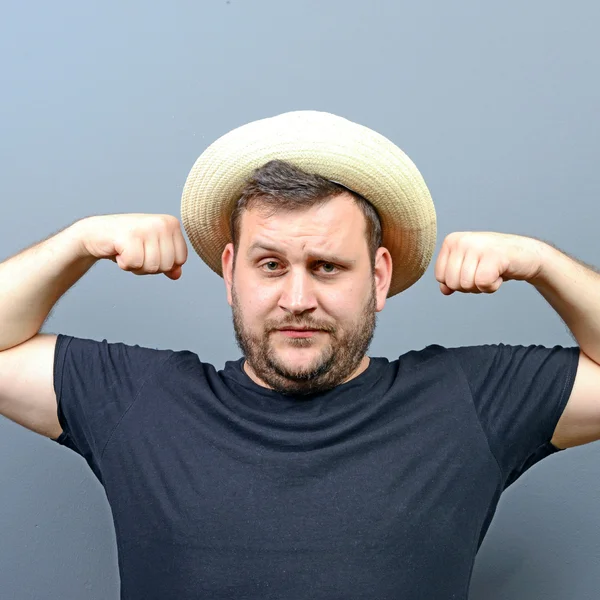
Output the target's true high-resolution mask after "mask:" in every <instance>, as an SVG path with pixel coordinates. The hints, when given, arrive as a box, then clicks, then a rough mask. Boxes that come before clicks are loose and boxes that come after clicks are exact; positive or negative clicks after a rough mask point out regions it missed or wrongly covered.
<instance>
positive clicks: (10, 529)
mask: <svg viewBox="0 0 600 600" xmlns="http://www.w3.org/2000/svg"><path fill="white" fill-rule="evenodd" d="M599 6H600V5H599V4H598V3H595V2H592V1H590V0H588V1H583V0H572V1H571V2H570V3H568V4H567V3H566V2H556V1H548V0H544V1H541V0H536V1H531V2H517V1H514V0H511V1H509V2H504V3H502V4H500V3H491V2H475V1H470V2H469V1H464V0H461V1H459V2H452V3H450V2H444V1H442V0H438V1H437V2H430V1H423V0H419V1H413V2H397V1H392V0H387V1H373V0H369V2H356V1H349V0H335V1H329V2H325V1H320V2H318V1H316V0H315V1H310V2H308V1H305V0H302V1H300V2H294V3H287V2H281V1H275V0H269V1H267V0H262V1H249V0H246V1H243V0H230V1H227V0H219V1H216V0H215V1H210V2H208V1H206V0H205V1H204V2H202V1H200V2H198V1H197V2H191V1H189V0H188V1H185V2H184V1H175V2H171V3H167V2H162V3H148V2H140V1H135V2H134V1H128V2H116V1H114V0H113V1H110V2H102V3H100V2H97V3H90V2H75V1H74V0H71V1H68V0H57V1H56V2H41V1H40V0H36V1H35V2H30V3H17V2H13V3H10V5H8V6H6V5H3V7H2V12H3V14H2V18H1V20H0V61H2V65H1V66H2V68H1V73H2V94H0V119H1V121H0V122H1V130H2V133H1V135H0V170H1V173H0V199H1V200H0V202H1V206H2V210H1V212H0V258H1V259H2V260H3V259H4V258H6V257H8V256H9V255H12V254H14V253H16V252H17V251H18V250H20V249H22V248H24V247H26V246H28V245H30V244H32V243H34V242H35V241H38V240H40V239H42V238H44V237H46V236H47V235H49V234H51V233H53V232H56V231H58V230H59V229H61V228H63V227H65V226H67V225H68V224H70V223H72V222H73V221H74V220H76V219H79V218H82V217H85V216H87V215H92V214H107V213H122V212H147V213H170V214H174V215H177V216H179V202H180V194H181V190H182V186H183V183H184V180H185V177H186V175H187V173H188V171H189V169H190V167H191V165H192V164H193V162H194V160H195V159H196V157H197V156H198V155H199V154H200V153H201V152H202V150H204V148H205V147H206V146H207V145H208V144H209V143H210V142H211V141H213V140H214V139H215V138H216V137H218V136H220V135H221V134H223V133H225V132H226V131H228V130H229V129H231V128H233V127H236V126H238V125H241V124H243V123H245V122H248V121H251V120H254V119H257V118H262V117H267V116H271V115H274V114H277V113H280V112H284V111H288V110H296V109H304V108H312V109H318V110H327V111H330V112H335V113H338V114H340V115H342V116H345V117H347V118H349V119H352V120H354V121H358V122H360V123H362V124H365V125H367V126H370V127H372V128H374V129H376V130H378V131H380V132H381V133H383V134H384V135H386V136H387V137H389V138H391V139H392V140H393V141H394V142H396V143H397V144H398V145H399V146H400V147H401V148H403V149H404V150H405V151H406V152H407V153H408V154H409V156H410V157H411V158H412V159H413V160H414V161H415V162H416V164H417V165H418V167H419V168H420V170H421V172H422V173H423V175H424V177H425V180H426V181H427V183H428V185H429V187H430V189H431V192H432V195H433V198H434V201H435V203H436V207H437V212H438V219H439V237H438V245H437V250H436V254H435V257H437V252H438V251H439V249H440V247H441V243H442V241H443V239H444V237H445V236H446V235H447V234H449V233H450V232H452V231H457V230H491V231H500V232H509V233H518V234H524V235H532V236H535V237H540V238H543V239H546V240H549V241H551V242H553V243H554V244H556V245H557V246H559V247H560V248H562V249H564V250H566V251H567V252H569V253H571V254H573V255H575V256H577V257H579V258H580V259H582V260H584V261H586V262H588V263H592V264H598V263H599V262H600V261H599V252H600V241H599V238H598V221H599V219H600V205H599V198H600V193H599V192H600V179H599V176H598V172H599V171H598V157H599V156H600V135H599V134H600V131H599V129H600V119H599V118H598V106H599V101H600V86H599V83H598V73H600V36H598V33H597V23H598V21H599V19H600V8H599ZM435 257H434V260H435ZM43 330H44V331H47V332H62V333H67V334H70V335H76V336H81V337H91V338H94V339H102V338H104V337H106V338H107V339H108V340H109V341H124V342H127V343H138V344H141V345H146V346H151V347H163V348H173V349H190V350H193V351H194V352H197V353H198V354H199V355H200V357H202V358H203V359H204V360H206V361H209V362H212V363H213V364H215V365H217V366H222V365H223V363H224V361H225V360H226V359H230V358H232V357H237V356H238V355H239V352H238V349H237V347H236V346H235V343H234V338H233V329H232V326H231V323H230V311H229V307H228V305H227V303H226V298H225V291H224V286H223V283H222V281H221V280H220V279H219V278H218V277H217V276H216V275H214V274H213V273H212V272H211V271H210V270H209V269H208V268H207V267H205V266H204V264H203V263H202V262H201V261H200V259H199V258H198V257H197V255H196V254H195V253H194V252H193V250H191V246H190V259H189V260H188V263H186V265H185V266H184V271H183V277H182V278H181V279H180V280H179V281H177V282H173V281H171V280H169V279H167V278H166V277H164V276H162V275H161V276H159V277H136V276H134V275H132V274H130V273H125V272H123V271H121V270H120V269H119V268H118V267H117V266H116V265H115V264H114V263H112V262H110V261H102V262H101V263H99V264H98V265H96V266H95V267H94V268H93V269H92V271H91V272H90V273H89V274H88V275H86V276H85V277H84V278H83V279H82V280H81V281H80V282H79V283H78V284H77V285H76V286H75V287H74V288H73V289H72V290H71V291H70V292H69V293H67V294H66V295H65V296H64V297H63V299H62V300H61V301H60V302H59V304H58V305H57V307H56V308H55V310H54V311H53V312H52V313H51V316H50V319H49V320H48V321H47V323H46V325H45V327H44V329H43ZM499 341H503V342H505V343H515V344H517V343H522V344H529V343H540V344H545V345H553V344H563V345H569V344H572V343H573V340H572V339H571V337H570V335H569V333H568V331H567V330H566V328H565V326H564V324H563V323H562V321H561V320H560V319H559V317H558V316H557V315H556V314H555V313H554V312H553V310H552V309H551V308H550V306H549V305H547V304H546V303H545V301H544V300H543V298H542V297H541V296H540V295H539V294H538V293H537V292H536V291H535V289H534V288H532V287H531V286H530V285H529V284H526V283H522V282H510V283H507V284H505V285H504V286H502V288H501V289H500V291H499V292H498V293H497V294H493V295H465V294H454V295H452V296H450V297H445V296H443V295H442V294H441V293H440V292H439V288H438V284H437V282H436V281H435V278H434V275H433V263H432V265H431V266H430V268H429V269H428V271H427V273H426V274H425V276H424V277H423V278H422V279H421V280H420V281H419V282H418V283H417V284H416V285H415V286H413V287H412V288H411V289H409V290H408V291H407V292H405V293H404V294H401V295H400V296H397V297H395V298H393V299H392V300H391V301H390V302H389V303H388V305H387V306H386V309H385V310H384V312H383V313H382V314H381V316H380V319H379V326H378V330H377V333H376V336H375V340H374V343H373V346H372V351H371V354H372V355H384V356H388V357H390V358H395V357H397V356H398V355H400V354H402V353H403V352H405V351H407V350H409V349H411V348H415V349H419V348H422V347H424V346H425V345H427V344H430V343H439V344H443V345H448V346H450V345H466V344H478V343H485V342H499ZM432 443H435V440H432ZM0 481H1V484H0V586H1V588H0V589H1V592H0V595H1V597H2V598H3V599H6V600H12V599H15V600H22V599H23V600H25V599H38V598H39V599H42V598H44V599H46V598H49V599H50V598H61V599H63V600H87V599H90V600H91V599H98V600H110V599H116V598H117V597H118V589H119V579H118V571H117V557H116V546H115V537H114V530H113V525H112V521H111V514H110V508H109V506H108V503H107V501H106V497H105V495H104V492H103V489H102V488H101V486H100V484H99V483H98V482H97V481H96V479H95V478H94V477H93V474H92V472H91V471H90V470H89V468H88V467H87V465H86V464H85V462H84V461H83V459H81V458H80V457H79V456H77V455H76V454H75V453H73V452H71V451H70V450H68V449H66V448H61V447H60V446H58V445H56V444H55V443H54V442H52V441H50V440H47V439H46V438H43V437H41V436H38V435H37V434H34V433H32V432H30V431H28V430H26V429H24V428H21V427H19V426H18V425H16V424H14V423H12V422H10V421H8V420H7V419H1V420H0ZM599 498H600V446H598V445H596V444H591V445H588V446H584V447H580V448H576V449H572V450H568V451H566V452H564V453H561V454H560V455H557V456H553V457H550V458H548V459H547V460H545V461H543V462H542V463H539V464H538V465H536V466H535V467H533V468H532V469H531V470H530V471H529V472H528V473H527V474H526V475H525V476H524V477H523V478H522V479H521V480H520V481H518V482H517V483H516V484H515V485H514V486H513V487H512V488H510V489H509V490H508V491H507V492H506V493H505V495H504V496H503V499H502V501H501V504H500V507H499V510H498V513H497V516H496V518H495V520H494V522H493V525H492V527H491V530H490V532H489V535H488V537H487V538H486V541H485V542H484V545H483V547H482V549H481V551H480V554H479V556H478V560H477V564H476V570H475V574H474V578H473V582H472V593H471V598H473V599H474V600H483V599H485V600H501V599H502V600H504V599H511V600H513V599H514V598H519V599H521V598H523V599H532V600H533V599H538V598H542V597H543V598H545V599H547V600H552V599H556V600H564V598H567V597H568V598H572V599H574V600H578V599H588V598H590V599H591V598H597V597H598V592H597V590H598V588H599V586H600V568H599V564H598V563H599V550H600V535H599V530H600V511H599V510H598V499H599Z"/></svg>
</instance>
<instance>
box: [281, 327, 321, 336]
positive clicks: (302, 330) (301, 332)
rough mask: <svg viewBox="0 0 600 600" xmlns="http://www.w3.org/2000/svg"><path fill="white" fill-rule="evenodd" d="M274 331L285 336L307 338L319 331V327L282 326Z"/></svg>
mask: <svg viewBox="0 0 600 600" xmlns="http://www.w3.org/2000/svg"><path fill="white" fill-rule="evenodd" d="M276 331H277V332H279V333H281V334H282V335H284V336H285V337H292V338H307V337H312V336H313V335H315V334H317V333H321V329H308V328H306V327H283V328H281V329H277V330H276Z"/></svg>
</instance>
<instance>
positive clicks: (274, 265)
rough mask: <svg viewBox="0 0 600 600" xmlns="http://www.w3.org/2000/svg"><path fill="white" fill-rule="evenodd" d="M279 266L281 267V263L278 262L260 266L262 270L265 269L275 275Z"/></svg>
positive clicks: (273, 261)
mask: <svg viewBox="0 0 600 600" xmlns="http://www.w3.org/2000/svg"><path fill="white" fill-rule="evenodd" d="M278 266H279V263H278V262H277V261H276V260H269V261H267V262H266V263H263V264H262V265H261V266H260V268H261V269H264V270H265V271H269V272H271V273H274V272H275V271H276V270H277V267H278ZM265 267H266V268H265Z"/></svg>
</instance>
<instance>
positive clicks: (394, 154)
mask: <svg viewBox="0 0 600 600" xmlns="http://www.w3.org/2000/svg"><path fill="white" fill-rule="evenodd" d="M273 159H281V160H285V161H288V162H290V163H292V164H293V165H295V166H297V167H299V168H300V169H303V170H305V171H308V172H311V173H317V174H319V175H322V176H323V177H326V178H327V179H330V180H332V181H335V182H338V183H341V184H342V185H344V186H345V187H347V188H349V189H351V190H354V191H355V192H358V193H359V194H361V195H362V196H364V197H365V198H366V199H367V200H369V202H371V203H372V204H373V205H374V206H375V207H376V209H377V211H378V213H379V216H380V219H381V225H382V232H383V245H384V246H385V247H386V248H387V249H388V250H389V252H390V254H391V255H392V261H393V271H392V282H391V286H390V290H389V293H388V297H390V296H393V295H395V294H398V293H399V292H402V291H403V290H405V289H407V288H408V287H410V286H411V285H413V284H414V283H415V282H416V281H417V280H418V279H419V278H420V277H421V276H422V275H423V273H424V272H425V271H426V269H427V267H428V265H429V263H430V261H431V258H432V256H433V252H434V249H435V243H436V213H435V208H434V205H433V201H432V199H431V195H430V193H429V190H428V189H427V185H426V184H425V181H424V180H423V177H422V176H421V174H420V173H419V171H418V169H417V168H416V166H415V165H414V163H413V162H412V161H411V160H410V159H409V158H408V156H406V154H405V153H404V152H402V150H400V148H398V147H397V146H396V145H395V144H393V143H392V142H391V141H390V140H388V139H387V138H385V137H384V136H382V135H381V134H379V133H377V132H375V131H373V130H371V129H369V128H367V127H364V126H362V125H359V124H357V123H354V122H352V121H349V120H347V119H345V118H343V117H339V116H337V115H333V114H330V113H326V112H319V111H294V112H288V113H284V114H281V115H277V116H275V117H271V118H268V119H261V120H259V121H253V122H252V123H248V124H246V125H243V126H241V127H238V128H236V129H234V130H232V131H230V132H229V133H227V134H225V135H223V136H222V137H220V138H219V139H218V140H216V141H215V142H214V143H213V144H211V145H210V146H209V147H208V148H207V149H206V150H205V151H204V152H203V153H202V154H201V155H200V157H199V158H198V159H197V160H196V162H195V163H194V165H193V167H192V169H191V171H190V173H189V175H188V177H187V180H186V182H185V186H184V189H183V195H182V199H181V221H182V224H183V226H184V228H185V231H186V233H187V235H188V238H189V239H190V242H191V244H192V246H193V248H194V250H195V251H196V252H197V253H198V255H199V256H200V258H202V260H203V261H204V262H205V263H206V264H207V265H208V266H209V267H210V268H211V269H212V270H213V271H215V273H217V274H219V275H221V276H222V271H221V254H222V252H223V249H224V248H225V245H226V244H227V243H229V242H230V241H231V236H230V233H229V218H230V215H231V212H232V210H233V208H234V206H235V203H236V201H237V199H238V198H239V197H240V195H241V190H242V189H243V187H244V184H245V182H246V180H247V178H248V177H249V176H250V175H251V174H252V171H253V170H254V169H255V168H257V167H260V166H262V165H263V164H265V163H266V162H268V161H269V160H273Z"/></svg>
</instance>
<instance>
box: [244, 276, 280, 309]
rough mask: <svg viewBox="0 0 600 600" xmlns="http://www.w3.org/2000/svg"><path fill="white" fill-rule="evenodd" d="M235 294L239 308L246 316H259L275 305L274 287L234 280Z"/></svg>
mask: <svg viewBox="0 0 600 600" xmlns="http://www.w3.org/2000/svg"><path fill="white" fill-rule="evenodd" d="M235 289H236V295H237V299H238V302H239V305H240V307H241V309H242V310H243V311H244V314H245V315H246V317H248V318H251V317H252V316H254V317H257V316H258V317H260V316H262V315H264V314H266V313H269V312H271V311H272V310H273V307H274V306H275V307H276V306H277V298H278V296H277V294H276V293H275V290H274V288H269V287H268V286H261V285H257V284H253V283H252V282H248V283H246V284H244V285H239V284H238V283H237V282H236V288H235Z"/></svg>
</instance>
